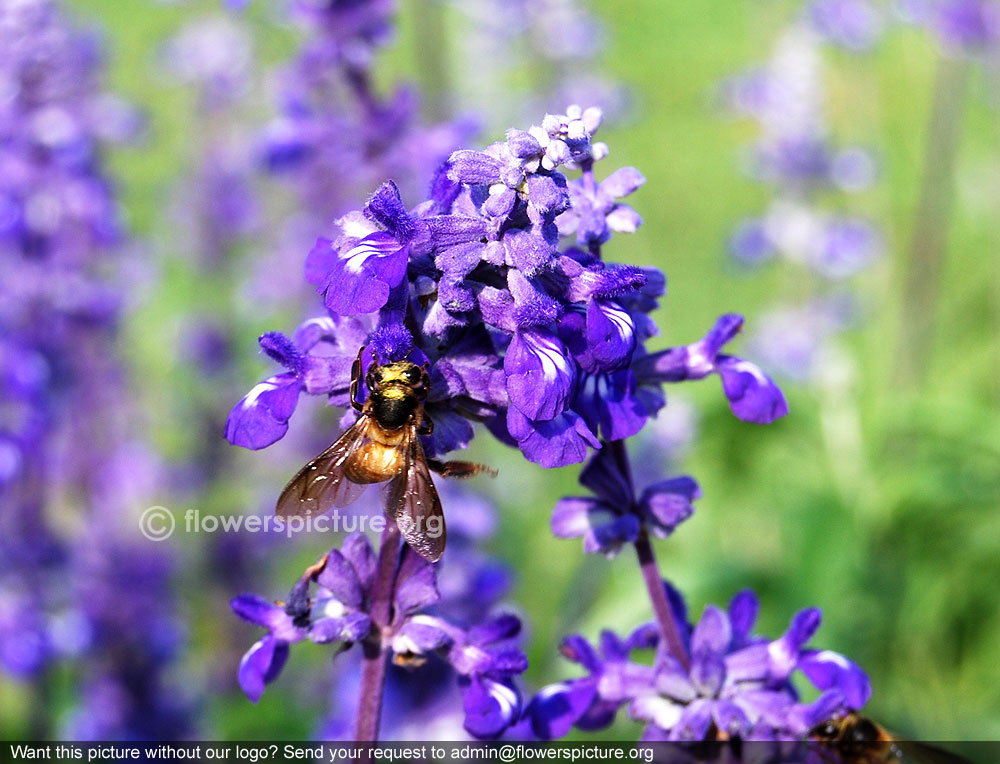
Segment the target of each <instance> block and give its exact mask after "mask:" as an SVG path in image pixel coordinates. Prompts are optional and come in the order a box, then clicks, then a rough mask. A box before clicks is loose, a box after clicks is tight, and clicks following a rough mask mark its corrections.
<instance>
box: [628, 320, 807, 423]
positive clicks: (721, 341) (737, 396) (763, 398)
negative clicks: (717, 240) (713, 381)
mask: <svg viewBox="0 0 1000 764" xmlns="http://www.w3.org/2000/svg"><path fill="white" fill-rule="evenodd" d="M742 326H743V317H742V316H739V315H737V314H735V313H730V314H727V315H725V316H721V317H720V318H719V319H718V321H716V322H715V326H713V327H712V329H711V330H710V331H709V333H708V334H707V335H705V338H704V339H702V340H700V341H699V342H695V343H693V344H691V345H686V346H684V347H679V348H671V349H669V350H664V351H661V352H659V353H653V354H651V355H648V356H645V357H644V358H641V359H639V360H638V361H637V362H636V367H637V373H638V374H639V376H640V377H641V378H644V379H656V380H658V381H663V382H680V381H682V380H687V379H703V378H705V377H707V376H708V375H709V374H718V375H719V376H720V377H721V378H722V389H723V392H724V393H725V395H726V398H727V399H728V401H729V408H730V409H732V412H733V413H734V414H735V415H736V416H737V417H739V418H740V419H742V420H743V421H745V422H757V423H760V424H768V423H770V422H773V421H774V420H775V419H779V418H781V417H783V416H785V414H787V413H788V404H787V403H786V402H785V396H784V395H783V394H782V392H781V390H780V389H779V388H778V386H777V385H776V384H775V383H774V382H773V381H772V380H771V378H770V377H768V376H767V375H766V374H764V372H763V371H761V370H760V369H759V368H758V367H757V366H756V365H754V364H753V363H751V362H750V361H745V360H743V359H742V358H736V357H735V356H729V355H723V354H721V353H720V352H719V351H720V350H721V349H722V347H723V346H724V345H725V344H726V343H727V342H729V341H730V340H731V339H733V337H735V336H736V334H737V333H738V332H739V330H740V328H741V327H742Z"/></svg>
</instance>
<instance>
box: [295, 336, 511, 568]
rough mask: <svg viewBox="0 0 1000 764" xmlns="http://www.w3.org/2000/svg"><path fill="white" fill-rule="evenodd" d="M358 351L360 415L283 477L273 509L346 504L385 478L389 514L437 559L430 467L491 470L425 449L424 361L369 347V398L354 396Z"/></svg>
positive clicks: (438, 524)
mask: <svg viewBox="0 0 1000 764" xmlns="http://www.w3.org/2000/svg"><path fill="white" fill-rule="evenodd" d="M363 351H364V348H363V347H362V348H361V350H360V351H358V357H357V359H356V360H355V361H354V365H353V367H352V369H351V405H352V406H353V407H354V408H355V409H357V410H358V411H359V412H360V415H359V416H358V419H357V421H356V422H355V423H354V424H353V425H351V427H349V428H348V429H347V431H346V432H344V434H343V435H341V437H340V439H339V440H337V442H336V443H334V444H333V445H332V446H330V447H329V448H328V449H327V450H326V451H324V452H323V453H321V454H320V455H319V456H317V457H316V458H315V459H313V460H312V461H311V462H309V463H308V464H307V465H306V466H305V467H303V468H302V469H301V470H299V471H298V473H297V474H296V475H295V477H293V478H292V479H291V480H290V481H289V482H288V485H286V486H285V489H284V490H283V491H282V492H281V496H280V497H278V505H277V508H276V511H277V514H278V515H279V516H281V517H292V516H300V515H301V516H311V515H320V514H323V513H324V512H326V511H328V510H330V509H331V508H333V507H343V506H346V505H348V504H350V503H351V502H352V501H354V500H355V499H356V498H358V496H359V495H360V494H361V491H362V490H363V488H364V486H366V485H368V484H369V483H381V482H383V481H386V480H390V481H391V482H390V483H389V492H388V501H387V503H386V507H385V511H386V514H387V515H388V516H389V517H390V518H391V519H392V520H393V521H394V522H395V523H396V524H397V526H399V530H400V532H401V533H402V534H403V537H404V538H405V539H406V542H407V543H408V544H409V545H410V546H411V547H412V548H413V549H414V550H415V551H416V552H417V553H418V554H419V555H421V556H422V557H425V558H426V559H428V560H430V561H431V562H436V561H437V560H439V559H440V558H441V554H442V553H443V552H444V546H445V525H444V513H443V511H442V509H441V499H440V498H439V497H438V493H437V489H435V488H434V481H433V480H432V479H431V474H430V471H431V469H433V470H434V471H435V472H438V473H440V474H442V475H444V476H445V477H468V476H470V475H474V474H476V473H477V472H481V471H487V472H492V473H493V474H496V473H495V471H493V470H491V469H490V468H489V467H485V466H484V465H481V464H473V463H471V462H458V461H451V462H439V461H436V460H428V459H427V458H426V456H425V455H424V449H423V447H422V446H421V445H420V437H419V436H420V435H428V434H430V433H431V432H432V431H433V429H434V425H433V422H431V420H430V419H429V418H428V417H427V414H426V413H425V411H424V402H425V401H426V400H427V393H428V390H429V388H430V376H429V375H428V373H427V368H426V367H425V366H417V365H416V364H415V363H412V362H410V361H405V360H404V361H393V362H392V363H388V364H382V365H380V364H379V363H378V362H377V361H375V357H374V353H373V354H372V365H371V366H370V367H369V369H368V373H367V374H366V375H365V385H366V386H367V388H368V399H367V400H366V401H365V402H364V404H361V403H359V402H358V400H357V395H358V386H359V382H360V379H361V357H362V352H363Z"/></svg>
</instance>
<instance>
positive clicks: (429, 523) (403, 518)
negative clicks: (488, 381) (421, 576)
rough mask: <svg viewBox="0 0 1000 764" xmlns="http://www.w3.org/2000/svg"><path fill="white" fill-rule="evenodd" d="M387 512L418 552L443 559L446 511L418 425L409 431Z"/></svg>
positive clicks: (432, 557)
mask: <svg viewBox="0 0 1000 764" xmlns="http://www.w3.org/2000/svg"><path fill="white" fill-rule="evenodd" d="M385 511H386V513H387V514H388V515H389V517H390V518H392V519H393V520H394V521H395V522H396V525H397V526H399V530H400V532H401V533H402V534H403V538H405V539H406V543H407V544H409V545H410V546H411V547H412V548H413V550H414V551H415V552H416V553H417V554H419V555H420V556H421V557H423V558H425V559H427V560H430V561H431V562H437V561H438V560H440V559H441V555H442V554H443V553H444V543H445V527H444V512H443V510H442V509H441V499H440V497H439V496H438V492H437V489H436V488H435V487H434V481H433V479H431V471H430V468H429V467H428V466H427V457H426V456H424V449H423V447H422V446H421V445H420V438H418V437H417V434H416V428H411V429H410V432H409V433H408V434H407V443H406V454H405V464H404V466H403V470H402V471H401V472H400V473H399V474H398V475H397V476H396V477H394V478H393V479H392V481H391V482H390V483H389V498H388V501H387V502H386V507H385Z"/></svg>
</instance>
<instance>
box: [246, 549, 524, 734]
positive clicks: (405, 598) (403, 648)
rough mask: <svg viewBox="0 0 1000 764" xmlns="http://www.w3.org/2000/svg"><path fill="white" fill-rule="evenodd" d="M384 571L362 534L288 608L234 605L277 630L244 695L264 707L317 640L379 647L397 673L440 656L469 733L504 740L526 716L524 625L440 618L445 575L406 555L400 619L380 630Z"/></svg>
mask: <svg viewBox="0 0 1000 764" xmlns="http://www.w3.org/2000/svg"><path fill="white" fill-rule="evenodd" d="M375 568H376V560H375V554H374V552H373V551H372V548H371V545H370V544H369V542H368V539H367V538H366V537H365V536H364V535H363V534H360V533H354V534H351V535H350V536H348V537H347V538H346V539H344V543H343V544H342V546H341V548H340V549H331V550H330V552H329V553H328V554H327V555H325V556H324V557H323V558H322V559H320V560H319V562H317V563H316V564H315V565H312V566H310V567H309V568H308V569H307V570H306V571H305V572H304V574H303V575H302V577H301V578H300V579H299V581H298V582H297V583H296V584H295V586H294V587H293V588H292V591H291V593H290V594H289V597H288V599H287V600H286V602H284V603H282V604H277V605H271V604H269V603H267V602H266V601H264V600H262V599H261V598H259V597H256V596H253V595H242V596H240V597H237V598H235V599H234V600H233V601H232V608H233V610H234V611H235V612H236V614H237V615H239V616H240V617H242V618H244V619H245V620H247V621H250V622H251V623H254V624H256V625H258V626H263V627H265V628H266V629H267V630H268V633H267V634H266V635H265V636H264V637H262V638H261V639H260V640H259V641H258V642H256V643H255V644H254V645H253V647H251V648H250V650H249V651H247V653H246V655H244V657H243V660H242V662H241V664H240V672H239V678H240V686H241V687H242V688H243V690H244V692H245V693H246V694H247V697H248V698H250V700H251V701H253V702H255V703H256V702H257V701H258V700H259V699H260V696H261V694H262V693H263V691H264V687H265V685H266V684H267V683H269V682H271V681H273V680H274V679H275V678H277V676H278V674H279V673H280V671H281V669H282V668H283V666H284V664H285V661H286V660H287V658H288V653H289V646H290V645H292V644H295V643H297V642H301V641H303V640H306V639H308V640H310V641H312V642H317V643H338V644H340V645H341V646H342V648H343V649H347V648H349V647H350V646H351V645H353V644H354V643H356V642H361V641H369V642H373V643H374V644H377V645H378V646H379V647H380V648H385V649H388V650H389V651H390V652H391V653H392V655H393V661H394V663H395V664H396V665H397V666H402V667H411V668H413V669H419V668H420V667H422V666H423V665H424V664H425V663H426V662H427V661H428V659H430V658H431V657H435V658H441V659H443V660H445V661H446V662H447V663H448V665H449V666H451V668H452V670H453V672H454V674H455V676H456V677H457V678H458V686H459V688H460V690H461V693H462V696H463V703H464V708H465V727H466V729H467V730H468V732H469V733H470V734H472V735H474V736H476V737H483V738H487V737H496V736H498V735H500V734H502V733H503V731H504V730H505V729H507V727H509V726H510V725H511V724H513V723H514V722H516V721H517V720H518V718H519V717H520V714H521V701H520V694H519V692H518V690H517V688H516V686H515V685H514V678H515V677H516V676H517V675H519V674H521V673H523V672H524V670H525V669H526V668H527V659H526V658H525V657H524V655H523V653H521V652H520V650H519V649H518V648H517V647H516V642H515V640H516V637H517V636H518V633H519V632H520V629H521V622H520V621H519V620H518V619H517V618H515V617H514V616H510V615H503V616H498V617H495V618H492V619H490V620H486V621H485V622H484V623H482V624H480V625H474V626H471V627H465V626H461V625H458V624H457V623H455V622H454V621H452V620H449V619H448V618H445V617H444V616H443V615H439V614H438V613H437V609H438V608H439V607H440V605H441V601H440V599H441V598H440V594H439V592H438V587H437V571H436V568H435V566H433V565H432V564H430V563H428V562H427V561H426V560H424V559H423V558H422V557H419V556H418V555H416V554H411V553H405V554H404V556H403V562H402V563H401V564H400V568H399V572H398V573H397V575H396V581H395V590H394V596H393V610H392V613H393V615H392V619H391V621H390V622H389V623H388V624H384V625H381V626H376V625H375V624H374V623H373V621H372V618H371V616H370V615H369V609H370V608H371V605H372V601H373V596H374V586H375Z"/></svg>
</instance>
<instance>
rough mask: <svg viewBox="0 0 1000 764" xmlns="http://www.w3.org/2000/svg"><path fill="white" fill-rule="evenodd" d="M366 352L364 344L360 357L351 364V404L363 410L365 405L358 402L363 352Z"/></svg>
mask: <svg viewBox="0 0 1000 764" xmlns="http://www.w3.org/2000/svg"><path fill="white" fill-rule="evenodd" d="M364 352H365V346H364V345H362V346H361V349H360V350H359V351H358V357H357V358H355V359H354V363H352V364H351V406H353V407H354V409H355V410H356V411H361V410H362V409H363V408H364V406H363V405H361V404H360V403H358V382H359V381H360V380H361V354H362V353H364ZM372 352H374V351H372Z"/></svg>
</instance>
